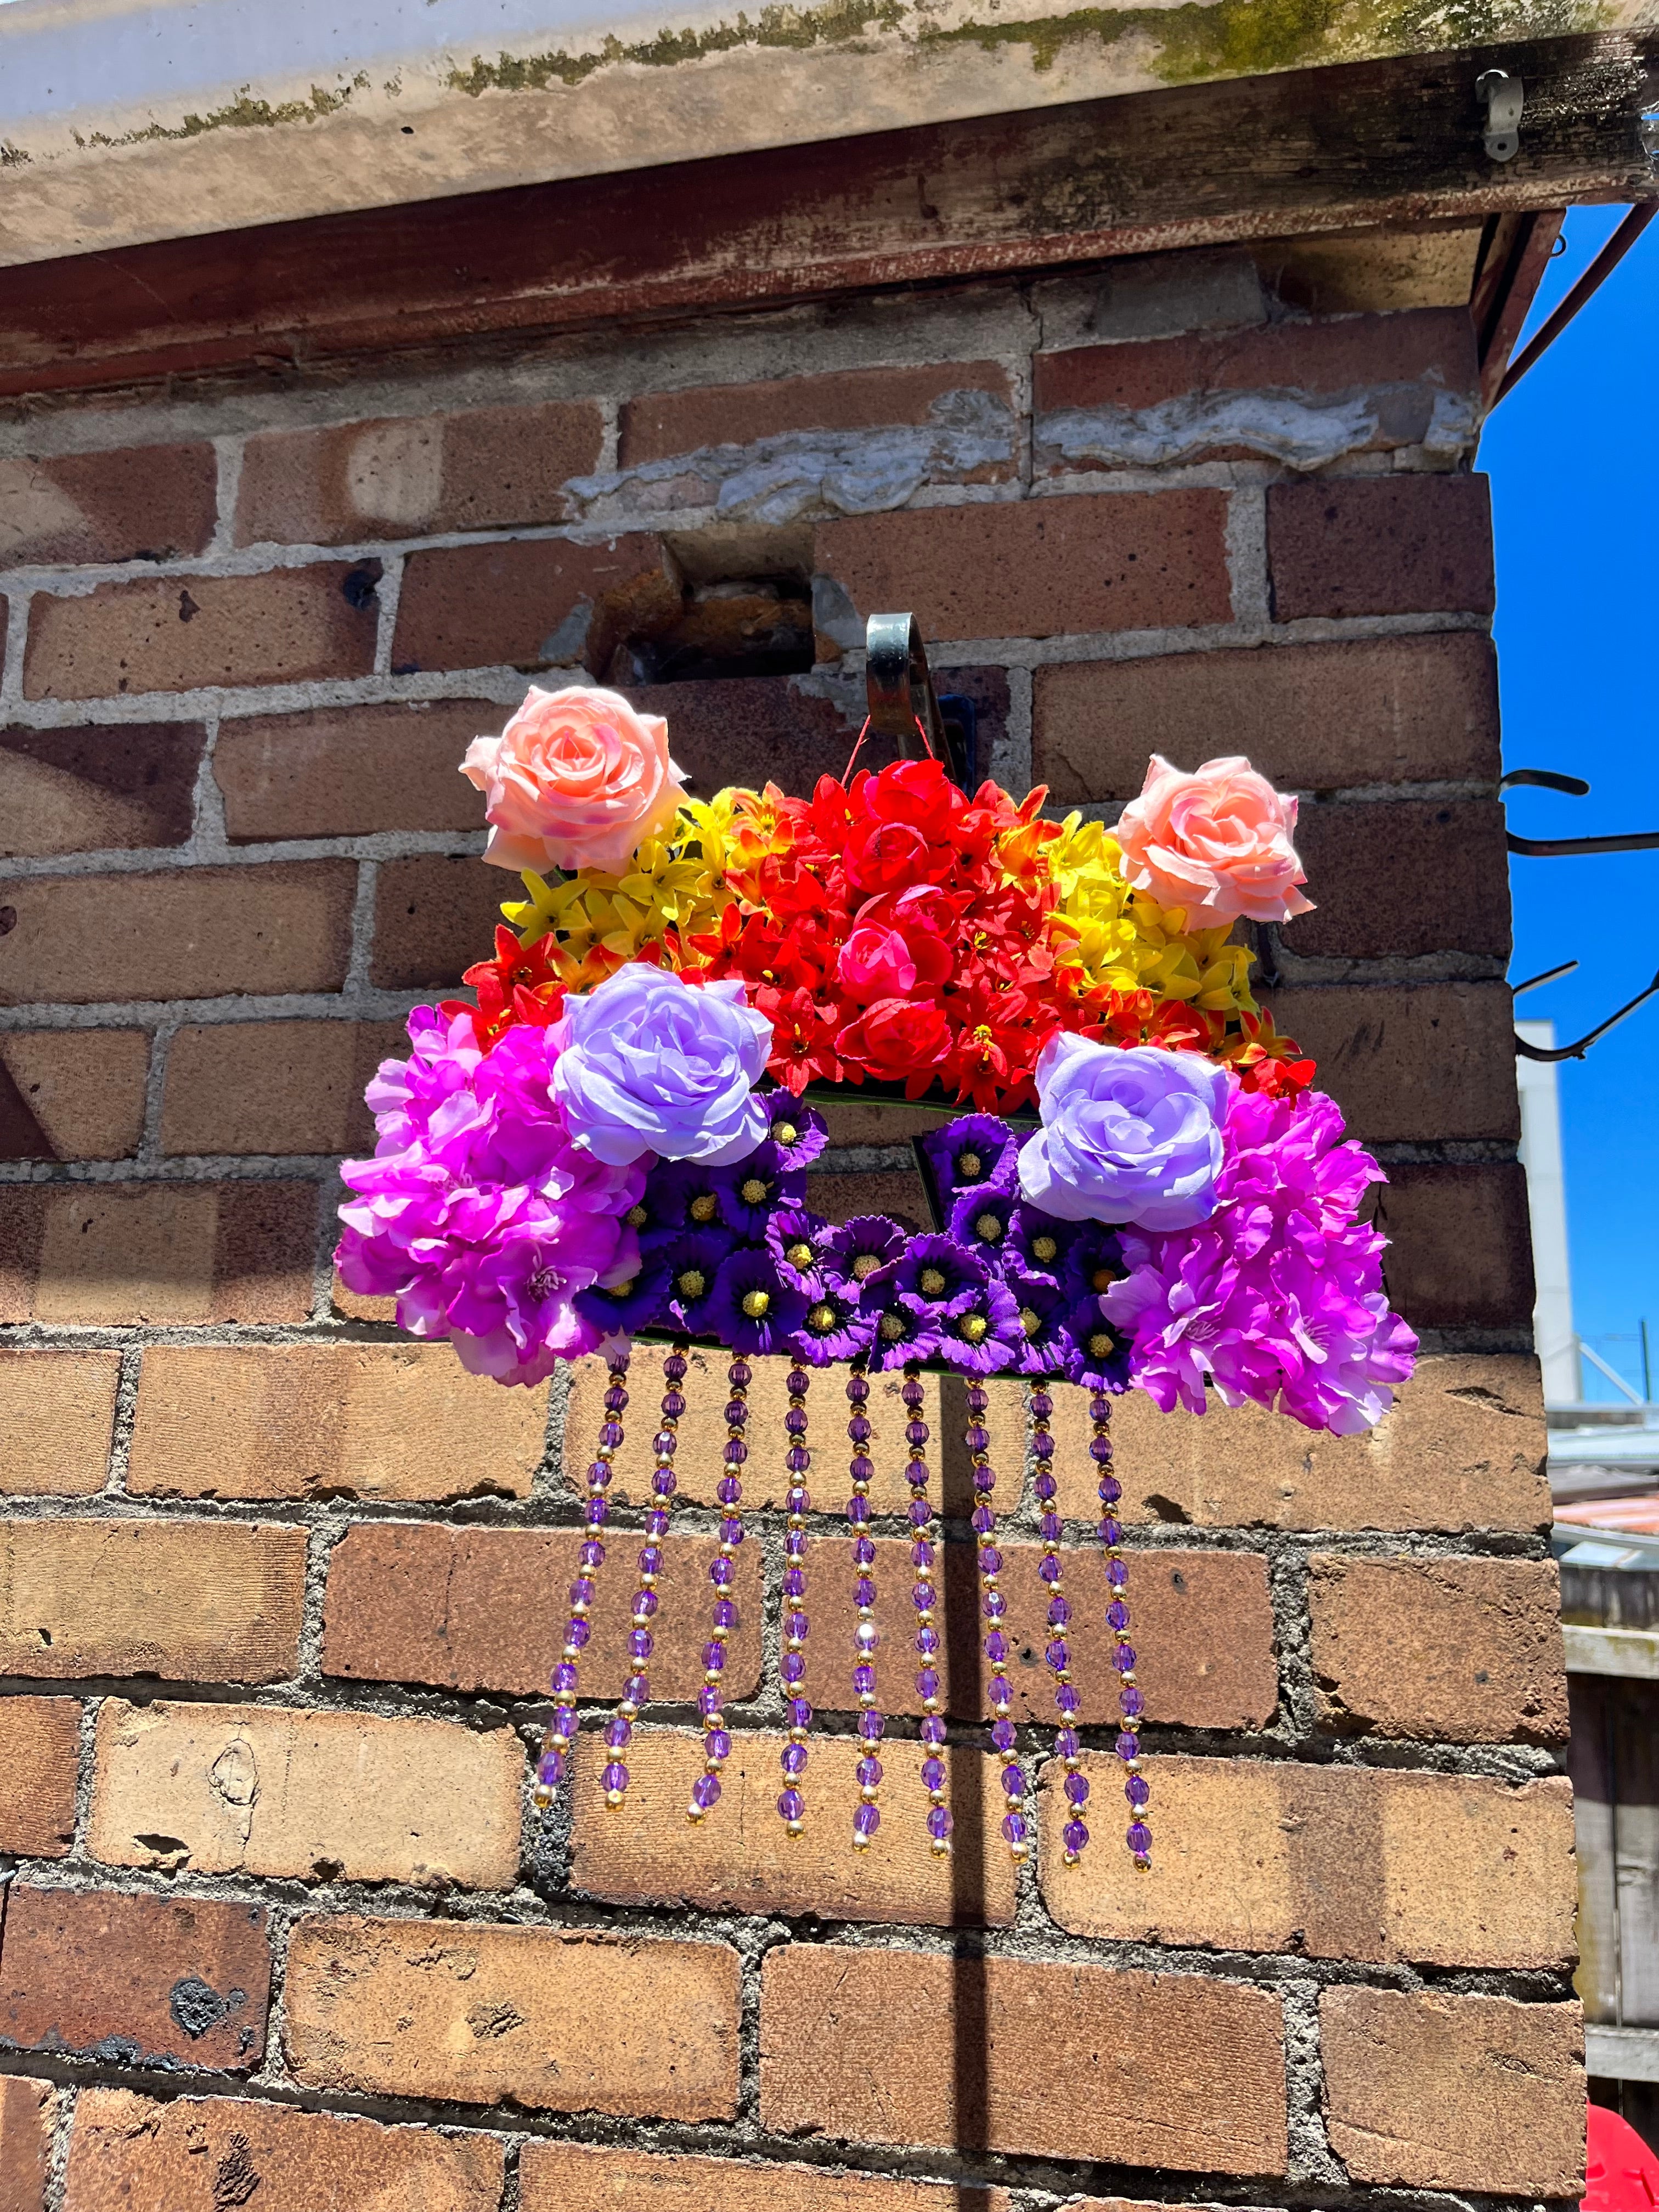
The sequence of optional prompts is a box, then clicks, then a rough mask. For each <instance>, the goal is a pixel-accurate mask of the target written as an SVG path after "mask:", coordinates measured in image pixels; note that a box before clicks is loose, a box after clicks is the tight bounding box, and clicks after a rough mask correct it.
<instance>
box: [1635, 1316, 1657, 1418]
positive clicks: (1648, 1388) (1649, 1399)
mask: <svg viewBox="0 0 1659 2212" xmlns="http://www.w3.org/2000/svg"><path fill="white" fill-rule="evenodd" d="M1636 1325H1637V1327H1638V1328H1639V1329H1640V1330H1641V1332H1642V1403H1643V1404H1644V1406H1650V1405H1651V1404H1652V1403H1653V1351H1652V1347H1651V1346H1650V1344H1649V1342H1648V1325H1647V1322H1645V1321H1640V1322H1638V1323H1637V1324H1636Z"/></svg>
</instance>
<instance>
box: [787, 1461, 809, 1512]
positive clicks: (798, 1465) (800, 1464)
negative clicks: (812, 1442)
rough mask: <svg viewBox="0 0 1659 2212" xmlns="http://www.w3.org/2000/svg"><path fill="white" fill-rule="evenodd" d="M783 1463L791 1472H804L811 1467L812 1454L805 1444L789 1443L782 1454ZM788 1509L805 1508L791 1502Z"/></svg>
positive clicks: (800, 1509)
mask: <svg viewBox="0 0 1659 2212" xmlns="http://www.w3.org/2000/svg"><path fill="white" fill-rule="evenodd" d="M783 1463H784V1465H785V1467H786V1468H787V1469H788V1470H789V1472H790V1474H807V1473H808V1472H809V1471H810V1470H811V1465H812V1455H811V1452H810V1451H808V1450H807V1449H806V1447H805V1444H791V1446H790V1447H789V1449H788V1450H787V1452H786V1453H785V1454H784V1455H783ZM790 1510H791V1511H792V1512H795V1513H804V1512H805V1510H806V1508H805V1505H793V1504H792V1506H791V1508H790Z"/></svg>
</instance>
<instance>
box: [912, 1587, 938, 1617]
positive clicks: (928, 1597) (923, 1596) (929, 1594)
mask: <svg viewBox="0 0 1659 2212" xmlns="http://www.w3.org/2000/svg"><path fill="white" fill-rule="evenodd" d="M938 1597H939V1593H938V1591H937V1590H935V1589H934V1588H933V1584H932V1583H916V1585H915V1588H914V1589H912V1590H911V1592H910V1602H911V1604H912V1605H913V1606H915V1609H916V1611H917V1612H918V1613H931V1612H932V1611H933V1607H934V1605H935V1603H936V1602H937V1601H938Z"/></svg>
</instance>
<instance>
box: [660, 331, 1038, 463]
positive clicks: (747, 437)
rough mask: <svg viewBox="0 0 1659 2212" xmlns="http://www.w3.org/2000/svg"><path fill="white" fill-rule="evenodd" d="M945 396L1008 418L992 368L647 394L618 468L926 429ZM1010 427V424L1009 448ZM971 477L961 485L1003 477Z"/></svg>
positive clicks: (858, 373) (1000, 377)
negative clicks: (755, 446)
mask: <svg viewBox="0 0 1659 2212" xmlns="http://www.w3.org/2000/svg"><path fill="white" fill-rule="evenodd" d="M947 392H989V393H990V394H991V395H992V397H993V398H996V399H999V400H1000V401H1001V403H1002V404H1003V405H1004V406H1005V407H1006V408H1008V409H1009V410H1011V416H1012V407H1013V393H1012V391H1011V390H1010V388H1009V384H1008V377H1007V373H1006V370H1004V369H1001V368H999V367H998V366H997V364H996V363H995V362H992V361H962V362H938V363H932V362H930V363H928V364H927V366H926V367H920V368H853V369H838V370H836V371H834V372H832V373H831V374H827V375H822V376H786V377H778V378H775V379H772V380H769V381H767V382H763V383H760V384H720V385H704V386H698V387H697V388H696V389H695V390H693V391H690V392H649V393H647V395H646V397H645V398H641V399H630V400H629V402H628V404H626V406H624V408H623V412H622V450H621V464H622V466H623V468H633V467H635V466H636V465H638V464H639V463H641V462H642V461H656V460H663V459H668V458H669V457H671V455H673V454H676V453H686V454H690V453H695V452H696V450H697V448H698V447H703V446H723V445H735V446H746V445H750V444H751V443H752V442H753V441H755V440H757V439H758V438H777V437H782V436H786V435H787V434H788V433H789V432H790V431H792V430H864V429H876V428H883V427H884V426H886V425H887V424H890V423H896V422H904V423H911V422H915V423H925V422H929V421H931V420H932V419H933V418H932V416H931V413H930V410H931V409H932V407H933V403H934V401H935V400H938V399H942V398H944V397H945V394H946V393H947ZM1012 432H1013V424H1012V419H1011V421H1010V423H1009V433H1010V438H1011V441H1012ZM1011 472H1012V455H1011V458H1010V462H1009V465H1007V466H1006V467H1004V468H999V469H996V470H995V471H988V470H978V469H976V470H975V471H974V472H973V474H972V476H970V477H969V478H968V479H967V481H968V482H969V483H975V482H981V481H983V480H984V479H985V478H986V477H988V476H990V475H992V474H994V475H996V476H1006V475H1008V474H1010V473H1011Z"/></svg>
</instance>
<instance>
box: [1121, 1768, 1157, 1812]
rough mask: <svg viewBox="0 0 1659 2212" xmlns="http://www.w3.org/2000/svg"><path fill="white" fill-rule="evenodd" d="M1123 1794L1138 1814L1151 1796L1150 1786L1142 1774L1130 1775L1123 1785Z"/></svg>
mask: <svg viewBox="0 0 1659 2212" xmlns="http://www.w3.org/2000/svg"><path fill="white" fill-rule="evenodd" d="M1123 1794H1124V1796H1126V1797H1127V1799H1128V1801H1129V1802H1130V1803H1131V1804H1132V1805H1133V1807H1134V1808H1135V1810H1136V1812H1137V1813H1138V1812H1139V1810H1140V1808H1141V1807H1142V1806H1143V1805H1144V1804H1145V1803H1146V1801H1147V1799H1148V1798H1149V1797H1150V1796H1152V1784H1151V1783H1150V1782H1149V1781H1148V1780H1147V1779H1146V1776H1145V1775H1144V1774H1132V1775H1131V1776H1130V1777H1129V1778H1128V1780H1127V1782H1126V1783H1125V1784H1124V1785H1123Z"/></svg>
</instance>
